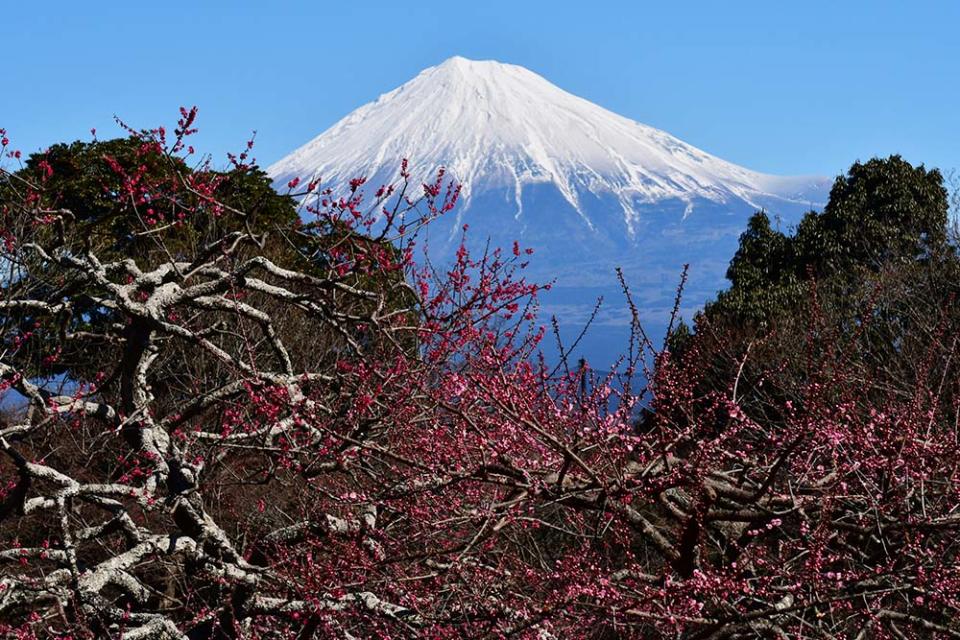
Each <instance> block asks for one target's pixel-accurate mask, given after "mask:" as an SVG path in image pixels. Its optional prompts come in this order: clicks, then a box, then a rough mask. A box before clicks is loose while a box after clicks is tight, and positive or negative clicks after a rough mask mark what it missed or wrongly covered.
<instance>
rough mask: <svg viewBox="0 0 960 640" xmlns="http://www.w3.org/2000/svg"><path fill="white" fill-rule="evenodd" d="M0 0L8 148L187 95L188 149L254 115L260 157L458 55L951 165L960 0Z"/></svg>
mask: <svg viewBox="0 0 960 640" xmlns="http://www.w3.org/2000/svg"><path fill="white" fill-rule="evenodd" d="M5 4H6V6H4V7H3V10H2V11H0V43H2V46H3V47H4V49H5V54H6V55H5V56H4V58H5V65H4V67H3V68H2V70H0V74H2V75H0V77H2V87H3V99H2V101H0V126H4V127H6V128H7V129H8V130H9V131H10V134H11V137H12V138H13V140H14V143H15V144H16V145H17V146H18V147H19V148H21V149H23V150H24V151H31V150H36V149H39V148H42V147H44V146H46V145H49V144H51V143H53V142H58V141H62V140H72V139H76V138H86V137H89V130H90V128H91V127H96V128H97V130H98V133H99V135H100V137H106V136H108V135H114V134H116V133H117V129H116V127H115V126H114V125H113V124H112V116H113V114H117V115H119V116H121V117H123V118H124V119H126V120H127V121H129V122H130V123H131V124H133V125H136V126H138V127H139V126H142V127H146V126H154V125H156V124H162V123H167V124H169V123H172V122H173V121H175V119H176V113H177V108H178V107H179V106H180V105H192V104H196V105H198V106H199V107H200V116H201V118H200V121H199V125H200V127H201V135H202V138H201V139H200V143H201V145H200V146H201V147H202V148H204V149H205V150H207V151H211V152H214V153H215V154H216V155H217V156H222V154H223V153H225V152H226V151H228V150H234V149H238V148H239V147H240V146H241V145H242V143H243V141H244V140H246V138H247V136H248V133H249V131H251V130H254V129H255V130H257V131H258V138H257V139H258V143H257V157H258V159H259V160H260V162H261V164H264V165H266V164H269V163H270V162H272V161H274V160H276V159H278V158H280V157H281V156H283V155H284V154H286V153H287V152H289V151H291V150H292V149H293V148H295V147H297V146H299V145H300V144H302V143H304V142H306V141H307V140H308V139H310V138H312V137H313V136H315V135H316V134H318V133H320V132H321V131H323V130H324V129H326V128H327V127H328V126H330V125H331V124H333V123H334V122H336V121H337V120H338V119H340V118H341V117H343V116H344V115H346V114H347V113H348V112H350V111H351V110H353V109H354V108H356V107H358V106H360V105H361V104H363V103H365V102H368V101H369V100H372V99H374V98H376V97H377V96H378V95H379V94H380V93H383V92H385V91H388V90H390V89H392V88H394V87H395V86H397V85H399V84H401V83H402V82H404V81H406V80H408V79H409V78H411V77H413V76H414V75H415V74H416V73H417V72H419V71H420V70H421V69H423V68H424V67H427V66H430V65H433V64H437V63H439V62H441V61H442V60H444V59H446V58H448V57H450V56H452V55H457V54H459V55H463V56H466V57H468V58H477V59H497V60H501V61H504V62H511V63H516V64H521V65H524V66H526V67H529V68H530V69H532V70H534V71H536V72H537V73H540V74H541V75H543V76H545V77H546V78H547V79H548V80H551V81H552V82H554V83H555V84H557V85H559V86H560V87H562V88H564V89H566V90H568V91H571V92H573V93H576V94H578V95H581V96H583V97H585V98H587V99H589V100H591V101H593V102H596V103H598V104H600V105H602V106H604V107H607V108H609V109H611V110H613V111H616V112H618V113H621V114H623V115H625V116H628V117H631V118H634V119H636V120H639V121H641V122H644V123H647V124H650V125H653V126H656V127H659V128H661V129H665V130H667V131H669V132H670V133H672V134H674V135H676V136H678V137H680V138H682V139H684V140H686V141H687V142H689V143H691V144H693V145H695V146H698V147H700V148H702V149H704V150H706V151H708V152H711V153H714V154H716V155H719V156H721V157H723V158H726V159H728V160H732V161H734V162H737V163H740V164H743V165H745V166H748V167H750V168H753V169H757V170H761V171H767V172H771V173H781V174H804V173H816V174H824V175H834V174H836V173H838V172H840V171H842V170H843V169H844V168H846V167H847V166H848V165H849V164H850V163H851V162H852V161H853V160H855V159H858V158H860V159H866V158H868V157H871V156H873V155H886V154H889V153H901V154H903V155H904V156H905V157H906V158H907V159H908V160H910V161H912V162H915V163H919V162H925V163H926V164H927V165H932V166H939V167H941V168H944V169H950V168H960V128H958V125H960V115H958V113H960V2H948V1H942V2H906V1H904V2H884V1H873V2H860V1H845V2H838V1H836V0H835V1H834V2H819V1H811V0H806V1H804V2H775V1H770V0H767V1H766V2H745V1H744V2H706V1H704V2H674V3H666V2H657V3H651V2H638V1H634V2H604V1H602V0H593V1H590V2H583V1H581V2H559V1H556V0H555V1H553V2H525V1H522V0H512V1H510V2H501V1H499V0H494V1H490V0H486V1H484V0H475V1H473V2H469V3H457V2H451V1H449V0H448V1H446V2H417V1H414V0H408V1H407V2H378V1H370V0H367V1H365V2H357V1H350V2H346V1H344V2H337V3H328V2H319V1H316V2H279V1H278V2H269V3H268V2H256V3H254V2H251V3H243V2H180V3H164V4H160V3H150V2H125V3H120V2H96V1H89V2H60V1H48V2H44V3H40V4H39V5H35V6H32V7H31V6H28V3H25V2H17V3H13V2H10V3H5ZM668 5H669V6H668Z"/></svg>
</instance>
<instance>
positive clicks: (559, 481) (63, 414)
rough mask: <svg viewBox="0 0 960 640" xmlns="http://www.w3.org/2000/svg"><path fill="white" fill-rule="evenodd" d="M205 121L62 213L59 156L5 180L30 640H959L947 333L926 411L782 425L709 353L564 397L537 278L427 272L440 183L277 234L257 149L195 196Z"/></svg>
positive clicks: (858, 402) (822, 367) (806, 405)
mask: <svg viewBox="0 0 960 640" xmlns="http://www.w3.org/2000/svg"><path fill="white" fill-rule="evenodd" d="M195 116H196V112H195V111H194V110H189V111H188V110H184V112H183V114H182V118H181V120H180V122H179V124H178V126H177V127H176V130H175V132H174V135H173V136H172V137H168V136H167V134H166V132H165V131H164V130H163V129H156V130H150V131H132V130H131V131H129V132H128V133H129V134H130V136H131V138H130V139H129V140H128V141H127V142H126V143H125V144H124V145H120V144H119V143H117V148H119V149H122V150H123V151H124V153H123V154H116V155H112V154H110V152H109V150H104V149H100V150H99V151H100V152H101V156H102V157H101V158H100V160H102V162H103V163H104V166H105V167H106V170H105V171H103V172H96V171H95V172H92V173H91V174H90V175H88V176H87V179H89V180H90V181H91V182H89V185H95V186H97V187H98V188H99V191H97V189H93V191H90V190H88V191H87V192H85V194H86V195H83V196H82V197H80V198H78V199H74V200H73V201H72V204H71V205H70V206H66V204H65V202H66V198H65V193H66V191H65V189H64V188H63V185H62V184H61V185H60V186H59V187H58V186H57V185H58V183H57V166H58V164H57V162H54V160H55V158H52V157H50V158H47V157H44V156H43V155H40V156H36V157H34V158H33V159H31V161H30V163H28V166H27V167H26V168H25V169H17V168H16V166H12V167H9V170H4V172H3V174H2V177H3V186H2V201H0V215H2V232H3V237H4V240H5V242H4V245H3V259H2V264H3V269H4V273H5V275H4V277H3V281H2V298H0V310H2V311H0V313H2V332H3V351H2V355H0V379H2V381H3V385H4V389H5V390H6V391H7V394H6V406H7V407H8V410H7V419H6V421H5V423H4V424H3V425H2V426H0V454H2V462H0V473H2V477H0V480H2V485H0V499H2V502H0V625H2V626H0V629H2V631H3V632H4V633H6V634H8V635H11V636H13V637H20V638H35V637H43V638H46V637H51V638H67V637H70V638H99V637H111V638H113V637H116V638H125V639H130V640H132V639H138V638H181V639H182V638H190V639H195V638H197V639H199V638H263V639H268V638H326V637H342V638H367V637H382V638H404V637H428V638H461V637H489V638H507V637H518V638H604V637H609V638H613V637H680V638H691V639H692V638H704V639H705V638H756V637H785V638H821V637H838V638H840V637H845V638H858V637H859V638H866V637H877V638H902V637H921V636H922V637H958V636H960V632H958V631H957V630H956V629H957V624H958V619H960V618H958V614H957V607H958V606H960V600H958V595H960V569H958V562H957V549H956V533H957V529H958V528H960V513H958V512H957V511H956V508H957V504H958V497H960V496H958V487H960V485H958V472H960V461H958V457H957V456H956V448H957V441H958V440H957V438H958V435H960V434H958V418H957V416H958V411H960V408H958V406H957V405H956V404H955V402H953V401H950V402H945V401H944V400H943V399H944V398H956V397H957V394H956V392H955V391H956V386H957V382H958V378H957V376H956V375H955V373H953V368H952V366H951V364H950V363H952V361H953V356H954V354H953V352H954V349H955V346H956V340H955V338H954V337H953V334H952V333H951V332H950V331H949V327H947V326H942V327H941V329H940V330H939V331H937V332H935V335H934V337H933V339H931V340H930V347H929V358H930V361H931V363H934V362H936V363H938V364H939V365H943V366H937V367H934V366H931V367H929V368H928V369H929V370H931V371H934V370H936V371H938V372H939V373H938V375H937V376H936V377H930V378H928V379H921V380H919V381H917V383H916V385H915V388H914V389H913V393H911V394H909V395H906V396H905V395H902V394H891V395H890V396H889V397H888V398H887V399H886V400H885V401H883V402H879V403H878V402H877V401H876V400H875V398H876V394H870V398H871V401H870V403H869V404H867V403H865V402H864V398H865V397H866V396H865V395H864V394H863V393H862V387H863V386H864V385H869V380H864V379H863V378H862V377H860V376H858V375H852V374H850V372H848V371H847V370H846V369H845V367H844V361H843V358H842V357H838V358H836V359H834V360H823V361H820V362H817V361H811V363H810V367H809V371H808V373H809V375H808V382H807V383H806V386H805V387H804V389H803V393H802V394H801V395H800V397H798V398H797V399H795V400H787V401H785V406H783V407H782V412H783V415H785V416H786V418H785V419H784V420H783V421H782V423H780V424H777V425H775V426H774V425H770V424H766V423H764V422H762V421H758V420H754V419H751V418H750V417H748V416H747V415H746V414H745V413H744V411H743V410H742V409H741V408H740V407H739V405H738V402H737V384H738V380H736V379H732V380H730V387H729V391H728V392H716V391H715V392H710V393H705V394H698V393H697V392H696V389H697V388H698V385H697V382H698V376H699V375H701V374H702V371H701V369H700V368H698V366H697V363H698V361H699V360H698V359H699V358H703V357H705V356H706V355H711V356H712V355H713V354H703V353H701V352H700V350H701V349H702V348H705V347H703V345H701V344H699V343H698V342H697V340H696V338H694V342H693V344H692V345H689V346H688V347H686V348H685V351H684V355H683V358H672V357H671V354H670V353H669V352H668V351H664V352H661V353H657V354H655V362H656V366H655V369H654V371H652V372H648V376H647V378H646V379H648V380H649V385H648V386H646V387H645V388H642V389H636V388H633V387H634V386H635V385H636V383H635V381H633V382H631V381H630V380H629V379H627V378H629V373H630V372H631V371H632V370H634V369H635V368H636V367H640V366H642V363H643V362H644V359H643V357H641V355H640V354H641V353H643V354H649V353H651V352H652V351H653V349H652V345H651V343H650V342H649V341H648V340H645V339H643V338H642V337H641V338H638V344H637V345H635V346H637V347H638V348H637V349H635V350H634V351H633V352H634V354H635V355H634V358H633V360H632V361H628V362H626V363H624V366H623V367H622V368H623V369H625V371H626V373H625V374H624V376H625V377H615V376H614V375H613V374H611V375H610V376H606V377H597V376H595V375H592V374H590V372H589V369H588V368H587V367H581V368H580V369H579V370H577V371H566V370H564V371H563V373H561V374H560V375H552V373H553V370H552V368H551V367H548V366H547V365H546V363H544V361H543V360H542V359H540V358H539V357H538V355H537V353H538V343H539V340H540V338H541V335H542V331H541V330H538V329H537V328H536V327H535V325H534V322H535V318H536V316H535V312H536V308H535V299H536V295H537V293H538V291H539V288H538V287H537V286H536V285H532V284H528V283H526V282H525V281H524V280H523V278H522V277H521V269H522V267H523V264H524V261H525V260H527V259H528V258H527V257H526V252H525V251H524V250H523V249H522V248H521V247H520V246H519V245H516V246H515V247H514V248H513V250H512V251H507V252H505V253H502V252H500V251H497V250H492V251H489V252H487V253H485V254H483V255H480V256H472V255H470V253H469V252H468V251H467V250H466V249H465V248H461V250H460V251H459V252H458V254H457V258H456V260H455V262H454V263H453V264H452V265H450V266H449V267H442V268H441V267H440V266H436V265H433V266H432V265H429V264H428V263H427V264H425V263H423V262H420V263H418V262H417V261H415V259H414V258H415V256H416V253H415V252H416V250H417V246H416V241H417V238H418V233H417V232H418V229H419V228H420V227H421V226H422V225H424V224H428V223H429V221H430V220H431V219H432V218H434V217H436V216H438V215H442V214H443V213H444V212H445V211H447V210H449V209H451V208H452V207H453V206H454V205H455V202H456V199H457V194H458V190H457V187H456V186H455V185H454V184H453V183H451V182H450V181H448V180H447V179H446V176H444V175H443V173H442V172H441V173H440V174H439V175H438V176H437V177H436V179H435V180H433V181H431V182H429V183H427V184H426V185H423V186H422V188H415V187H414V186H413V182H412V180H411V178H410V175H409V172H408V170H407V168H406V166H404V167H401V170H400V178H399V180H398V181H397V183H395V184H393V185H384V186H382V187H380V186H377V187H376V188H375V189H372V191H373V196H372V199H371V200H369V201H368V200H366V199H365V197H364V195H363V193H364V187H365V186H366V185H364V184H363V181H362V180H357V181H354V182H353V183H351V184H350V185H345V188H344V189H343V190H342V191H339V190H337V189H334V188H332V187H327V186H326V185H323V184H322V183H320V182H314V181H306V180H303V181H301V180H294V181H291V183H290V184H289V185H288V189H289V190H290V192H291V195H294V196H296V197H297V198H298V201H299V202H302V205H301V206H302V208H301V210H300V211H299V212H298V213H299V216H294V217H292V218H291V217H290V216H286V215H264V214H263V212H262V211H263V210H262V209H261V208H260V207H258V204H262V201H261V200H258V199H257V198H239V199H238V198H231V197H229V192H228V191H225V189H226V187H225V185H226V184H227V182H228V181H229V180H230V179H231V175H232V176H233V177H234V178H236V176H237V175H240V176H245V177H246V178H247V179H253V178H256V175H257V174H256V170H255V169H254V167H253V166H252V159H250V158H249V155H248V154H249V150H247V151H245V152H244V153H243V154H240V155H238V156H237V157H235V158H233V164H232V166H231V168H230V170H229V171H227V172H218V171H213V170H212V169H211V168H210V167H209V166H208V164H207V163H206V162H203V161H201V162H199V163H195V165H194V166H193V167H190V162H191V158H192V157H194V156H193V149H192V148H191V147H190V145H189V143H188V140H189V136H190V135H191V133H192V131H193V129H194V126H195V125H194V119H195ZM8 144H9V143H8V142H7V141H6V137H5V136H4V147H5V149H8V148H9V147H8ZM5 154H6V159H7V162H12V163H13V164H14V165H16V164H17V163H18V162H19V155H18V154H15V153H14V152H13V151H9V150H7V151H5ZM98 161H99V160H97V158H96V157H93V158H88V160H87V162H98ZM82 168H84V169H85V170H86V169H90V167H89V166H88V165H84V166H83V167H82ZM251 176H253V178H251ZM248 186H249V185H248ZM242 193H245V194H249V193H261V195H262V196H263V197H264V198H273V197H279V196H272V195H269V194H266V193H265V192H258V191H257V190H256V189H253V190H243V191H242ZM91 198H95V200H96V202H98V203H99V205H100V208H99V209H94V208H92V207H91V208H88V209H86V210H83V211H82V210H81V209H82V208H83V207H84V206H85V203H86V204H89V203H90V202H91V200H90V199H91ZM275 204H276V203H275ZM278 206H279V205H278ZM291 206H292V205H291ZM271 210H272V211H275V210H274V209H271ZM107 228H109V229H110V230H111V232H110V233H106V232H105V231H104V230H105V229H107ZM418 264H419V265H420V266H418ZM634 317H636V314H634ZM810 332H811V338H810V339H811V340H816V339H819V336H821V335H822V334H823V332H822V328H821V327H818V326H817V325H816V322H815V319H814V320H812V321H811V327H810ZM818 332H819V333H818ZM637 335H638V336H640V335H642V334H640V333H639V331H638V333H637ZM775 375H776V372H775V371H774V372H771V373H770V376H771V377H773V376H775ZM584 376H587V377H589V378H590V379H589V380H588V381H586V383H585V381H584ZM774 382H775V381H773V380H771V384H773V383H774ZM18 399H19V401H18V402H15V401H16V400H18ZM641 400H642V401H644V402H649V405H650V406H649V410H650V414H649V416H650V417H649V419H647V420H645V421H644V422H643V424H642V428H641V427H638V426H637V422H636V419H635V416H636V409H637V406H638V403H639V402H640V401H641Z"/></svg>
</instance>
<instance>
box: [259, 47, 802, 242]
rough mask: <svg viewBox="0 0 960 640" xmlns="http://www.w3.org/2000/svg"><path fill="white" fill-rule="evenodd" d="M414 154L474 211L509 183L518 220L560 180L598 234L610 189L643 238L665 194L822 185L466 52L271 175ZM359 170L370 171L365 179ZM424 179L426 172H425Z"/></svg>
mask: <svg viewBox="0 0 960 640" xmlns="http://www.w3.org/2000/svg"><path fill="white" fill-rule="evenodd" d="M402 158H409V159H410V160H411V162H412V163H413V167H414V168H415V170H419V175H428V174H429V173H431V172H432V171H433V170H435V169H436V168H437V167H439V166H445V167H447V169H448V170H449V171H450V172H451V173H452V175H454V176H455V177H456V178H457V179H458V180H459V181H460V182H461V183H462V184H463V207H461V209H465V208H467V207H468V206H469V204H470V200H471V197H472V195H473V194H474V193H476V192H477V191H479V190H484V189H489V188H491V187H494V188H502V187H507V188H509V189H511V190H512V192H513V194H514V208H515V210H514V215H515V217H517V218H518V219H519V218H520V217H521V216H522V214H523V207H524V199H523V197H522V194H523V191H524V188H525V187H527V186H528V185H536V184H543V183H549V184H551V185H552V186H553V187H555V188H556V189H557V190H558V191H559V192H560V194H562V196H563V198H564V199H565V200H566V202H567V203H569V205H570V206H571V208H572V209H573V210H574V211H576V212H577V214H578V215H580V217H581V218H582V223H583V224H585V225H586V226H587V227H590V228H592V227H593V226H594V224H595V221H594V220H592V219H591V218H590V216H589V215H588V213H587V212H586V211H585V209H584V207H583V206H582V204H581V197H582V194H583V193H584V192H589V193H594V194H610V195H612V196H614V197H615V199H616V201H617V202H618V203H619V206H620V208H621V209H622V213H623V222H624V223H625V225H626V231H627V233H629V234H631V235H632V234H633V233H634V231H635V227H636V225H635V223H636V220H637V217H638V215H639V209H638V206H637V205H638V204H645V203H653V202H658V201H662V200H666V199H679V200H680V201H682V202H684V203H686V205H687V206H686V207H685V211H686V213H688V214H689V213H690V212H691V211H692V209H693V207H694V202H695V201H696V200H706V201H711V202H716V203H722V202H727V201H729V200H731V199H738V200H743V201H746V202H750V203H753V204H755V205H756V206H758V207H759V204H757V196H760V195H765V196H774V197H778V198H779V197H782V198H786V199H788V200H792V199H796V198H800V199H803V198H804V197H805V194H804V193H802V192H798V188H797V187H798V185H800V186H805V185H808V184H810V183H812V182H816V181H817V180H816V179H789V178H778V177H775V176H769V175H765V174H761V173H758V172H755V171H750V170H748V169H745V168H743V167H739V166H737V165H735V164H732V163H730V162H726V161H724V160H721V159H720V158H717V157H715V156H712V155H710V154H708V153H705V152H704V151H701V150H700V149H697V148H696V147H693V146H691V145H689V144H686V143H685V142H683V141H681V140H679V139H677V138H675V137H673V136H671V135H670V134H668V133H666V132H664V131H660V130H658V129H655V128H653V127H649V126H646V125H643V124H640V123H638V122H635V121H633V120H630V119H628V118H625V117H622V116H620V115H617V114H615V113H613V112H611V111H608V110H606V109H604V108H602V107H599V106H597V105H595V104H593V103H591V102H589V101H587V100H585V99H583V98H580V97H578V96H575V95H573V94H570V93H568V92H566V91H564V90H562V89H560V88H558V87H557V86H555V85H553V84H551V83H550V82H548V81H547V80H545V79H544V78H543V77H541V76H539V75H537V74H536V73H534V72H532V71H530V70H528V69H526V68H524V67H521V66H517V65H512V64H505V63H501V62H496V61H493V60H485V61H476V60H469V59H467V58H463V57H460V56H455V57H452V58H450V59H448V60H446V61H444V62H443V63H441V64H439V65H437V66H435V67H430V68H428V69H426V70H424V71H422V72H421V73H420V74H419V75H417V76H416V77H415V78H414V79H412V80H410V81H409V82H407V83H405V84H403V85H401V86H400V87H398V88H397V89H394V90H393V91H390V92H389V93H386V94H383V95H382V96H380V97H379V98H378V99H377V100H376V101H374V102H372V103H369V104H367V105H365V106H363V107H360V108H359V109H357V110H356V111H354V112H353V113H351V114H350V115H348V116H347V117H345V118H344V119H343V120H341V121H340V122H338V123H337V124H335V125H334V126H333V127H331V128H330V129H329V130H327V131H326V132H324V133H322V134H321V135H319V136H317V137H316V138H314V139H313V140H311V141H310V142H308V143H307V144H306V145H304V146H302V147H301V148H299V149H297V150H296V151H294V152H293V153H292V154H290V155H289V156H287V157H286V158H284V159H282V160H280V161H279V162H277V163H276V164H274V165H273V166H271V167H270V168H269V173H270V174H271V175H272V176H273V177H274V178H276V179H277V181H278V183H279V182H282V181H284V180H286V179H289V178H291V177H293V176H301V177H308V176H316V175H319V176H322V177H323V179H324V181H325V182H338V181H343V180H349V179H350V178H352V177H356V176H357V175H367V176H370V177H373V176H374V175H379V174H387V175H389V174H390V173H391V172H394V173H395V171H396V167H397V166H398V165H399V162H400V160H401V159H402ZM358 172H359V173H358ZM415 175H417V173H415Z"/></svg>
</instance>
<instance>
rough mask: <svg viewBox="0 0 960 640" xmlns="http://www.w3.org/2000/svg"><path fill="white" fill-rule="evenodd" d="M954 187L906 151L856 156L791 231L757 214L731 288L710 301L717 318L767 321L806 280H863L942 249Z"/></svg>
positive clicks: (734, 265)
mask: <svg viewBox="0 0 960 640" xmlns="http://www.w3.org/2000/svg"><path fill="white" fill-rule="evenodd" d="M948 208H949V205H948V200H947V192H946V189H945V188H944V187H943V176H942V175H941V174H940V172H939V171H937V170H936V169H933V170H929V171H928V170H927V169H925V168H924V167H923V166H922V165H921V166H919V167H914V166H912V165H911V164H910V163H908V162H906V161H905V160H903V159H902V158H901V157H900V156H890V157H889V158H885V159H878V158H874V159H872V160H870V161H868V162H866V163H860V162H857V163H855V164H854V165H853V166H852V167H851V168H850V170H849V172H848V173H847V174H846V175H843V176H840V177H838V178H837V180H836V182H835V183H834V185H833V188H832V189H831V191H830V199H829V201H828V203H827V205H826V207H825V208H824V210H823V212H822V213H818V212H814V211H811V212H809V213H807V214H806V215H805V216H804V218H803V220H801V222H800V224H799V225H798V227H797V229H796V233H795V234H794V235H792V236H788V235H785V234H783V233H781V232H780V231H778V230H774V229H772V228H771V226H770V220H769V218H768V217H767V215H766V214H765V213H764V212H759V213H757V214H755V215H754V216H753V217H752V218H751V219H750V221H749V223H748V226H747V230H746V231H745V232H744V233H743V235H741V236H740V247H739V249H738V250H737V253H736V255H735V256H734V258H733V260H732V261H731V263H730V268H729V270H728V271H727V278H728V279H729V280H730V283H731V286H730V289H728V290H727V291H724V292H722V293H720V294H719V295H718V297H717V300H716V302H714V303H712V304H710V305H708V306H707V308H706V314H707V315H708V316H710V317H711V319H712V320H713V321H718V320H720V321H722V319H723V318H727V319H728V320H727V321H729V322H738V323H749V324H751V325H757V326H766V325H767V324H768V323H769V322H770V321H771V320H772V319H773V318H774V317H775V316H777V315H779V314H783V313H786V312H789V311H790V310H791V309H794V308H795V307H796V305H797V304H798V303H800V301H801V300H803V299H804V297H805V296H806V295H807V291H808V285H807V284H805V282H808V281H810V280H811V279H813V280H816V281H817V282H818V283H819V284H820V286H826V287H840V288H841V289H844V288H849V287H850V286H856V282H857V281H861V280H863V278H864V277H865V273H866V272H869V273H878V272H879V271H880V270H881V269H883V268H890V267H891V266H892V265H895V264H900V263H909V262H914V261H917V260H930V259H932V258H934V257H938V256H943V254H944V253H945V251H946V247H947V218H948V216H947V211H948Z"/></svg>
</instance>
